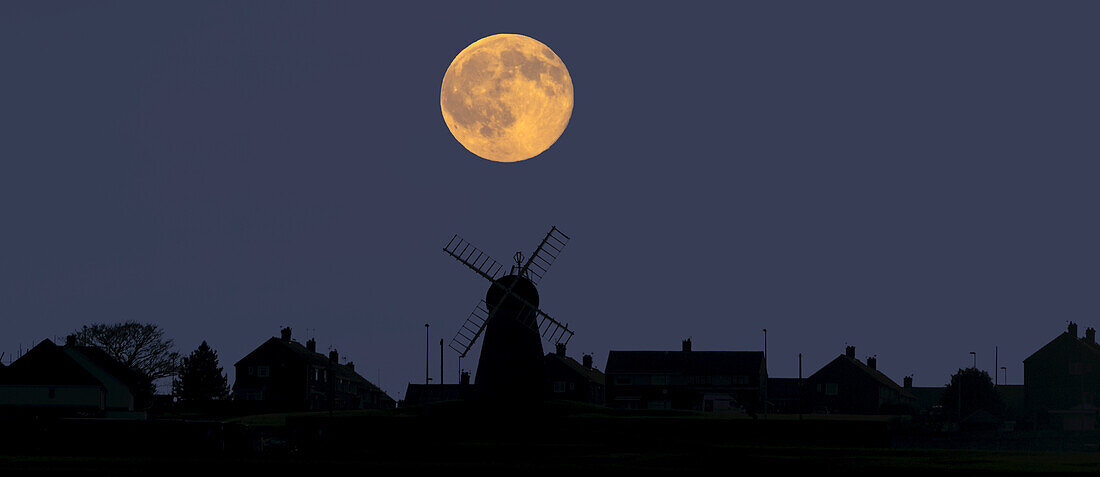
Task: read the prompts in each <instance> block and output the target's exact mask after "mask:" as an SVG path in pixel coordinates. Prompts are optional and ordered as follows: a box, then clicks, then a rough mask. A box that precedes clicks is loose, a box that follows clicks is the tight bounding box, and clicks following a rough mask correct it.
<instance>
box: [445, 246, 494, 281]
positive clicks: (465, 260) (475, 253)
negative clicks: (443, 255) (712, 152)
mask: <svg viewBox="0 0 1100 477" xmlns="http://www.w3.org/2000/svg"><path fill="white" fill-rule="evenodd" d="M443 251H444V252H447V254H448V255H450V256H452V257H454V258H455V260H458V261H459V262H462V264H463V265H466V266H467V267H470V269H471V270H473V271H475V272H477V274H478V275H481V276H482V277H484V278H485V279H486V280H489V281H490V282H491V281H495V280H496V279H497V278H500V272H501V270H503V269H504V265H501V264H500V263H498V262H497V261H496V260H493V257H490V256H489V255H488V254H486V253H485V252H482V251H481V250H478V249H477V247H475V246H473V244H471V243H470V242H467V241H466V240H464V239H463V238H462V237H459V236H458V234H455V236H454V237H451V241H450V242H447V245H446V246H444V247H443Z"/></svg>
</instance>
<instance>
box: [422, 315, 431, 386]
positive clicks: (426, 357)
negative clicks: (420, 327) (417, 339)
mask: <svg viewBox="0 0 1100 477" xmlns="http://www.w3.org/2000/svg"><path fill="white" fill-rule="evenodd" d="M429 326H431V325H429V324H427V323H424V385H425V386H427V385H428V380H429V379H431V378H429V377H428V361H429V359H430V357H429V353H430V352H431V340H429V339H428V327H429ZM425 389H427V388H425Z"/></svg>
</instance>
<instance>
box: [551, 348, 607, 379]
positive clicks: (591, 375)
mask: <svg viewBox="0 0 1100 477" xmlns="http://www.w3.org/2000/svg"><path fill="white" fill-rule="evenodd" d="M546 359H548V360H554V361H557V362H559V363H561V364H562V365H564V366H565V367H567V368H569V369H570V370H572V371H573V372H575V373H577V374H578V375H580V376H581V377H584V378H585V379H587V380H589V381H591V382H594V383H597V384H604V381H605V380H604V375H603V373H602V372H600V370H598V369H596V368H586V367H584V365H583V364H581V363H578V362H577V360H575V359H573V358H570V357H568V356H558V354H557V353H547V354H546Z"/></svg>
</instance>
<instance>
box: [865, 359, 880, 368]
mask: <svg viewBox="0 0 1100 477" xmlns="http://www.w3.org/2000/svg"><path fill="white" fill-rule="evenodd" d="M875 366H878V358H875V357H874V356H871V357H869V358H867V367H868V368H871V369H876V368H875Z"/></svg>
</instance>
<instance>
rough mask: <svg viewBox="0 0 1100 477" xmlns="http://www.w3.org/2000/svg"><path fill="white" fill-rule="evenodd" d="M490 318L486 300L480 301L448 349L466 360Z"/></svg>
mask: <svg viewBox="0 0 1100 477" xmlns="http://www.w3.org/2000/svg"><path fill="white" fill-rule="evenodd" d="M489 316H490V313H489V307H488V306H487V305H486V304H485V300H481V301H479V302H478V303H477V305H476V306H474V311H471V312H470V316H467V317H466V321H464V322H462V326H461V327H460V328H459V329H458V333H455V337H454V338H451V344H449V345H448V346H447V347H448V348H451V349H453V350H455V351H456V352H457V353H458V356H459V357H460V358H465V357H466V353H469V352H470V348H473V346H474V343H475V342H477V338H478V337H479V336H481V332H482V331H485V324H486V323H488V322H489Z"/></svg>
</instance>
